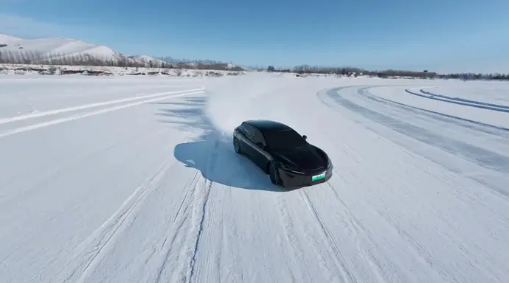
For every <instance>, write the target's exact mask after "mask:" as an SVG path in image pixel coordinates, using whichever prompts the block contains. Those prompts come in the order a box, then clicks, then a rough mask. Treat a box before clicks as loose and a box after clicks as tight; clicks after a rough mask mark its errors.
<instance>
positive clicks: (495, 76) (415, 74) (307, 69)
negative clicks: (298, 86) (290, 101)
mask: <svg viewBox="0 0 509 283" xmlns="http://www.w3.org/2000/svg"><path fill="white" fill-rule="evenodd" d="M256 69H257V70H262V69H261V68H259V67H257V68H256ZM266 70H267V71H269V72H281V73H290V72H292V73H297V74H301V75H305V74H308V75H309V74H328V75H338V76H339V75H341V76H359V75H365V76H370V77H379V78H390V77H407V78H420V79H462V80H504V81H505V80H509V74H500V73H490V74H481V73H451V74H439V73H437V72H430V71H428V70H423V71H407V70H391V69H388V70H380V71H371V70H365V69H361V68H355V67H319V66H308V65H302V66H296V67H294V68H293V69H289V68H280V69H278V68H275V67H274V66H269V67H268V68H267V69H266Z"/></svg>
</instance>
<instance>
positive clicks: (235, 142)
mask: <svg viewBox="0 0 509 283" xmlns="http://www.w3.org/2000/svg"><path fill="white" fill-rule="evenodd" d="M233 148H234V149H235V152H236V153H238V154H240V153H241V150H240V142H239V140H238V139H237V138H233Z"/></svg>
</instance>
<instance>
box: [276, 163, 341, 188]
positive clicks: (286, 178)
mask: <svg viewBox="0 0 509 283" xmlns="http://www.w3.org/2000/svg"><path fill="white" fill-rule="evenodd" d="M278 171H279V178H280V180H281V186H283V187H287V188H299V187H309V186H314V185H317V184H322V183H325V182H327V181H328V180H329V179H330V178H331V177H332V167H331V168H327V169H325V170H323V169H322V170H316V171H313V172H306V173H296V172H292V171H287V170H285V169H283V168H279V170H278ZM323 173H325V176H324V177H323V178H320V179H317V180H313V176H317V175H320V174H323Z"/></svg>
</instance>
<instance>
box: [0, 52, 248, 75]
mask: <svg viewBox="0 0 509 283" xmlns="http://www.w3.org/2000/svg"><path fill="white" fill-rule="evenodd" d="M0 64H27V65H32V64H39V65H52V66H100V67H131V68H143V67H148V68H162V69H197V70H228V71H243V70H244V69H243V68H241V67H239V66H230V65H229V64H227V63H221V62H206V63H204V62H196V61H195V62H191V63H188V62H174V63H168V62H165V61H162V60H157V59H156V60H153V61H152V60H150V61H147V62H144V61H141V60H139V59H134V58H132V57H129V56H125V55H118V56H117V58H108V57H106V58H99V57H96V56H91V55H90V54H87V53H78V54H73V55H70V54H63V53H50V54H47V53H44V54H41V53H40V52H37V51H16V52H13V51H10V50H9V51H2V50H1V49H0Z"/></svg>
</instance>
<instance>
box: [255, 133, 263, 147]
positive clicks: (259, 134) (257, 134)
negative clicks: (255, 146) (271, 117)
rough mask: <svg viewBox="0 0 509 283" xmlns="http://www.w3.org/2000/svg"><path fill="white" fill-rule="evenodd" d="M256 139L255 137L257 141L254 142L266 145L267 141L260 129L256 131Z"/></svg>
mask: <svg viewBox="0 0 509 283" xmlns="http://www.w3.org/2000/svg"><path fill="white" fill-rule="evenodd" d="M254 137H255V140H254V142H255V143H262V144H263V145H265V139H264V138H263V135H262V133H261V132H260V131H259V130H258V129H256V130H255V133H254Z"/></svg>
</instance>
